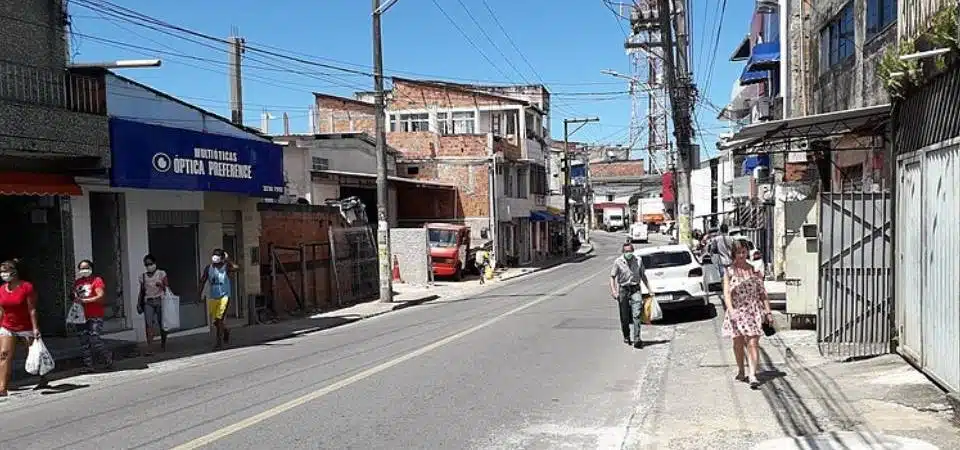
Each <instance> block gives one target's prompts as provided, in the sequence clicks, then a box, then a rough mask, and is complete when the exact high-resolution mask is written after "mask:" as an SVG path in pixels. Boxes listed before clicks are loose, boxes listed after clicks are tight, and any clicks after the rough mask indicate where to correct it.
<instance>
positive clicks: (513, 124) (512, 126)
mask: <svg viewBox="0 0 960 450" xmlns="http://www.w3.org/2000/svg"><path fill="white" fill-rule="evenodd" d="M506 116H507V117H506V122H507V133H506V134H507V136H516V134H517V118H518V117H519V116H518V115H517V112H516V111H511V112H508V113H507V114H506Z"/></svg>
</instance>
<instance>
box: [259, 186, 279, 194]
mask: <svg viewBox="0 0 960 450" xmlns="http://www.w3.org/2000/svg"><path fill="white" fill-rule="evenodd" d="M263 192H270V193H276V194H282V193H283V186H264V187H263Z"/></svg>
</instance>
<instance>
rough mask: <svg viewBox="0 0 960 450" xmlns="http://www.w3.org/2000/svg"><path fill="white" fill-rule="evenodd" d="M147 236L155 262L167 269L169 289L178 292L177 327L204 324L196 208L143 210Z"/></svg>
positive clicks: (205, 323) (205, 321) (196, 326)
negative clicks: (189, 209) (190, 209)
mask: <svg viewBox="0 0 960 450" xmlns="http://www.w3.org/2000/svg"><path fill="white" fill-rule="evenodd" d="M147 222H148V231H147V240H148V246H149V248H150V253H151V254H153V256H154V257H155V258H157V265H158V266H160V268H162V269H163V270H164V271H166V272H167V279H168V280H169V282H170V290H172V291H173V293H174V294H176V295H179V296H180V329H183V330H188V329H192V328H199V327H203V326H206V325H207V307H206V304H205V303H204V302H201V298H200V297H199V296H198V292H197V288H198V287H199V284H200V278H199V272H200V262H199V261H200V255H199V248H200V245H199V242H200V212H199V211H147Z"/></svg>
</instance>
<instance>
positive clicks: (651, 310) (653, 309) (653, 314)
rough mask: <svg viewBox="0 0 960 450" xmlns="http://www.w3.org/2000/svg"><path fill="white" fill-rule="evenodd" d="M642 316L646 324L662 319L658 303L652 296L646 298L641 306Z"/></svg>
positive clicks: (661, 311) (661, 310)
mask: <svg viewBox="0 0 960 450" xmlns="http://www.w3.org/2000/svg"><path fill="white" fill-rule="evenodd" d="M643 315H644V318H646V319H647V321H648V322H655V321H658V320H660V319H662V318H663V309H661V308H660V302H658V301H657V298H656V297H654V296H652V295H651V296H649V297H647V301H646V303H645V304H644V305H643Z"/></svg>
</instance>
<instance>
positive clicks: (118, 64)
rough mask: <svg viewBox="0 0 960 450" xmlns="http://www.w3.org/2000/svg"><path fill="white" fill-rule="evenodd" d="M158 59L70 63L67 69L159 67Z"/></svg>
mask: <svg viewBox="0 0 960 450" xmlns="http://www.w3.org/2000/svg"><path fill="white" fill-rule="evenodd" d="M161 63H162V61H160V60H159V59H121V60H119V61H105V62H97V63H71V64H67V68H68V69H141V68H149V67H160V64H161Z"/></svg>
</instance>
